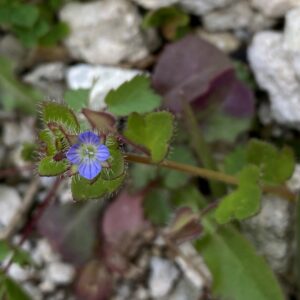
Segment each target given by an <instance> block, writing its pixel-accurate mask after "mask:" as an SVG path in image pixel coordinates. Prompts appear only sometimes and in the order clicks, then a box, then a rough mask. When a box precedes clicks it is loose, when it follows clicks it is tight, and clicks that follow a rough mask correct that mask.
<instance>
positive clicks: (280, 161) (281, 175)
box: [246, 139, 295, 184]
mask: <svg viewBox="0 0 300 300" xmlns="http://www.w3.org/2000/svg"><path fill="white" fill-rule="evenodd" d="M246 152H247V153H246V155H247V161H248V163H251V164H254V165H256V166H258V167H259V168H260V170H261V175H262V180H263V181H265V182H266V183H270V184H281V183H284V182H285V181H286V180H288V179H289V178H290V177H291V176H292V174H293V171H294V168H295V157H294V153H293V151H292V149H291V148H288V147H284V148H282V149H281V150H280V151H279V150H277V149H276V148H275V147H274V146H273V145H271V144H269V143H266V142H263V141H260V140H256V139H253V140H251V141H250V142H249V143H248V145H247V149H246Z"/></svg>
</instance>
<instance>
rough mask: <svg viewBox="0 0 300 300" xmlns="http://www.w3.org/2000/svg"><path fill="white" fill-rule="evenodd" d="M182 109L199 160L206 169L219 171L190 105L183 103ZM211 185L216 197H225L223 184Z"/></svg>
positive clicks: (213, 183)
mask: <svg viewBox="0 0 300 300" xmlns="http://www.w3.org/2000/svg"><path fill="white" fill-rule="evenodd" d="M182 107H183V112H184V114H185V123H186V128H187V131H188V134H189V136H190V141H191V146H192V148H193V149H194V151H195V153H196V155H197V156H198V159H199V160H200V161H201V162H202V164H203V166H204V167H205V168H206V169H211V170H217V166H216V164H215V161H214V158H213V156H212V154H211V153H212V152H211V151H210V149H209V146H208V145H207V143H206V141H205V139H204V136H203V133H202V131H201V129H200V128H199V125H198V122H197V119H196V116H195V114H194V112H193V110H192V108H191V106H190V104H189V103H188V102H187V101H183V103H182ZM209 184H210V187H211V190H212V193H213V195H214V196H215V197H220V196H222V195H224V193H225V191H226V189H225V186H224V185H223V184H220V183H219V182H209Z"/></svg>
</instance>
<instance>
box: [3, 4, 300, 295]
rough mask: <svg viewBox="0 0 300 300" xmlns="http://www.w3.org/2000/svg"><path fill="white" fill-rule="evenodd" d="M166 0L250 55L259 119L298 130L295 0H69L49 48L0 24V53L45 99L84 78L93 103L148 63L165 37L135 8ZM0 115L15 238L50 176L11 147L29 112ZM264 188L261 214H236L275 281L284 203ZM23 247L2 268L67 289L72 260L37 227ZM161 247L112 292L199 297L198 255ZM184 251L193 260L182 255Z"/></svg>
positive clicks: (29, 121)
mask: <svg viewBox="0 0 300 300" xmlns="http://www.w3.org/2000/svg"><path fill="white" fill-rule="evenodd" d="M174 4H176V5H178V6H179V7H180V8H182V9H183V10H184V11H185V12H187V13H188V14H189V15H190V16H191V17H192V20H193V27H192V29H193V31H194V33H195V34H196V35H198V36H200V37H202V38H203V39H205V40H207V41H209V42H211V43H212V44H214V45H215V46H216V47H218V48H219V49H221V50H222V51H224V52H225V53H227V54H229V55H231V56H233V57H239V58H241V59H242V60H243V61H244V62H246V63H247V64H248V65H249V67H250V68H251V71H252V73H253V75H254V77H255V80H256V84H257V89H258V90H259V92H260V93H262V95H263V96H262V97H261V99H262V100H261V101H259V102H258V103H257V108H258V109H257V111H258V118H259V121H260V122H261V124H263V125H264V126H272V135H273V136H281V135H283V134H286V133H287V134H293V135H294V136H295V137H298V136H299V130H300V109H299V107H300V1H298V0H268V1H260V0H249V1H247V0H132V1H130V0H119V1H118V0H102V1H94V2H87V1H85V2H80V3H75V2H68V3H67V4H65V5H64V6H63V7H62V8H61V9H60V11H59V12H58V17H59V19H60V20H63V21H65V22H67V23H68V24H69V26H70V34H69V36H68V37H67V38H66V39H65V40H64V42H63V44H62V45H60V46H58V47H56V48H55V49H53V50H51V51H48V52H47V51H45V50H41V49H39V50H36V49H35V50H32V49H31V50H28V49H26V48H24V47H23V46H22V45H21V44H20V42H19V41H18V40H17V39H16V38H15V37H14V36H13V35H12V34H9V33H5V34H2V35H1V37H0V55H1V56H3V57H8V58H11V59H12V60H13V61H14V62H15V64H14V68H15V70H16V71H17V72H19V73H20V74H21V76H22V80H23V81H24V82H26V83H28V84H30V85H32V86H34V87H36V88H37V89H39V90H40V91H41V92H42V93H43V95H44V98H45V99H55V100H58V101H62V99H63V95H64V92H65V90H66V89H67V88H71V89H78V88H88V89H90V95H89V107H90V108H92V109H102V108H104V107H105V103H104V97H105V96H106V94H107V93H108V91H109V90H111V89H112V88H116V87H118V86H119V85H120V84H121V83H123V82H125V81H126V80H129V79H131V78H133V77H134V76H135V75H136V74H138V73H141V72H149V71H150V70H151V66H153V64H154V63H155V61H156V60H157V56H158V55H159V53H160V51H161V49H162V48H163V47H164V45H165V43H166V41H165V39H164V38H163V37H162V35H161V34H160V33H159V32H158V30H155V29H147V30H142V29H141V22H142V19H143V14H144V12H145V11H148V10H155V9H158V8H161V7H164V6H170V5H174ZM194 24H195V25H194ZM0 124H1V135H0V166H1V169H3V170H4V169H5V170H11V171H12V172H11V174H10V171H8V173H7V174H6V173H5V174H4V175H5V176H4V175H3V176H1V177H2V178H1V182H0V211H1V214H0V237H2V238H3V237H6V236H8V235H9V236H13V241H14V242H16V243H17V241H18V240H19V239H20V238H21V234H20V232H19V231H18V230H19V229H20V228H21V227H22V225H24V223H25V222H26V218H27V216H28V212H30V211H31V209H32V207H33V206H34V205H36V204H38V203H40V202H41V201H42V200H43V199H44V196H45V194H46V193H47V191H48V189H49V187H50V186H51V184H53V180H52V179H48V178H42V179H35V178H33V173H34V172H32V170H31V169H30V166H29V165H28V163H26V162H25V161H24V160H23V159H22V158H21V155H20V153H21V149H22V145H23V143H24V142H34V141H35V140H36V132H35V131H36V129H35V128H36V127H35V125H36V121H35V118H34V117H31V116H29V117H28V116H27V117H25V116H22V115H15V114H13V113H11V112H7V111H4V110H3V111H0ZM27 167H28V168H27ZM26 168H27V169H26ZM15 170H17V172H15ZM299 173H300V169H299V167H297V169H296V171H295V174H294V176H293V178H292V179H291V180H290V182H289V184H290V187H291V189H293V190H295V191H298V190H299V189H300V175H299ZM0 174H1V171H0ZM267 197H269V198H270V197H271V196H267ZM271 198H272V199H271V200H270V199H269V201H263V207H262V211H261V212H260V214H259V215H257V216H255V217H253V218H251V219H249V220H247V221H246V222H244V224H243V225H242V230H243V231H244V232H245V234H246V236H247V237H248V238H249V239H250V240H251V241H252V242H253V244H254V245H255V246H256V247H257V249H258V252H259V253H260V254H262V255H264V256H265V257H266V258H267V260H268V261H269V263H270V265H271V267H272V268H273V270H274V271H275V272H276V273H277V274H279V275H280V276H281V277H282V278H284V279H283V281H284V282H285V283H286V284H287V285H293V284H294V280H295V279H294V277H293V276H291V273H293V272H292V271H291V270H292V269H293V262H294V260H293V259H294V257H293V251H292V250H291V249H294V247H295V240H294V228H293V227H294V225H293V224H294V213H293V211H294V210H293V206H292V205H291V204H290V203H288V202H286V201H282V200H280V199H278V198H277V197H271ZM56 201H57V202H58V203H62V204H68V203H71V202H72V198H71V194H70V190H69V184H68V183H66V184H64V185H63V186H61V187H60V191H59V193H58V196H57V199H56ZM33 203H35V204H33ZM24 207H25V209H24ZM16 215H17V219H19V220H18V221H17V223H16V222H15V219H16ZM12 224H13V225H12ZM23 247H24V249H25V250H27V251H29V253H30V254H31V257H32V259H33V261H34V265H33V266H29V267H20V266H19V265H17V264H13V265H12V266H11V268H10V269H9V275H11V276H12V277H13V278H14V279H16V280H17V281H18V282H21V283H22V284H23V286H24V287H25V289H26V290H27V291H28V292H29V293H30V295H31V297H32V299H34V300H41V299H46V300H50V299H51V300H59V299H61V300H67V299H69V300H71V299H75V297H74V296H73V292H72V285H73V284H74V281H75V280H76V274H77V273H76V272H77V271H78V269H77V268H76V267H74V265H73V264H70V263H67V262H65V261H63V259H62V257H61V256H60V255H59V254H58V253H57V252H56V251H54V250H53V248H52V247H51V245H50V243H49V241H48V240H47V239H46V238H45V237H43V236H40V235H38V234H34V235H33V236H31V237H30V238H29V239H28V240H27V241H26V242H25V243H24V244H23ZM167 248H168V247H166V245H165V243H164V241H161V240H160V239H159V238H156V239H155V241H154V242H153V243H152V244H151V245H150V246H149V245H148V246H147V247H145V249H144V250H143V251H144V252H143V253H139V254H138V255H137V256H136V257H135V258H134V259H135V260H136V265H137V270H135V269H133V270H130V272H131V273H132V274H129V275H128V278H125V279H123V280H119V281H118V285H117V286H118V288H117V289H116V290H115V295H114V297H113V298H112V299H114V300H117V299H118V300H123V299H124V300H125V299H131V300H135V299H136V300H139V299H140V300H142V299H157V300H167V299H172V300H185V299H186V300H192V299H195V300H196V299H206V298H205V297H206V296H205V293H206V290H205V286H206V281H207V280H208V281H210V280H211V275H210V273H209V271H208V270H207V268H206V266H205V265H204V263H203V261H202V258H201V257H200V256H199V255H198V254H196V253H193V249H192V248H191V247H190V245H189V244H187V245H185V246H184V247H183V248H182V249H181V251H182V252H181V254H178V253H177V254H176V253H175V254H174V253H169V250H168V249H167ZM166 249H167V250H166ZM171 252H172V251H171ZM182 253H183V254H182ZM186 256H188V257H190V259H189V260H188V261H190V260H191V261H192V263H191V262H187V261H186V260H185V258H186ZM199 261H200V263H199ZM4 263H5V262H4ZM191 264H192V265H194V264H197V265H200V266H201V267H200V269H201V270H200V271H199V270H198V271H197V270H196V271H195V270H194V269H193V266H191ZM136 272H137V273H136ZM199 274H200V275H199ZM201 276H202V277H201ZM141 278H143V280H142V282H140V281H141V280H140V279H141ZM133 287H134V288H133ZM201 297H202V298H201ZM95 299H96V298H95Z"/></svg>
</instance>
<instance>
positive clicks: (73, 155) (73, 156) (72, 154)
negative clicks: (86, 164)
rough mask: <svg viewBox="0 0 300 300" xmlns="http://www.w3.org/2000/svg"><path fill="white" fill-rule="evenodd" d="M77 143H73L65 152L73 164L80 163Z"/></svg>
mask: <svg viewBox="0 0 300 300" xmlns="http://www.w3.org/2000/svg"><path fill="white" fill-rule="evenodd" d="M79 147H80V146H79V145H78V144H75V145H73V146H71V147H70V149H69V150H68V152H67V153H66V156H67V159H68V160H69V161H70V162H71V163H72V164H75V165H78V164H80V161H81V157H80V153H79Z"/></svg>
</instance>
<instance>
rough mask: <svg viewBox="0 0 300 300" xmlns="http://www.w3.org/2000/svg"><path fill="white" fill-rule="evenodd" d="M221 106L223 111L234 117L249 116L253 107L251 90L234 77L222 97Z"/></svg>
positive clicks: (253, 100) (253, 99)
mask: <svg viewBox="0 0 300 300" xmlns="http://www.w3.org/2000/svg"><path fill="white" fill-rule="evenodd" d="M222 108H223V110H224V112H226V113H228V114H230V115H232V116H234V117H238V118H244V117H251V116H252V115H253V114H254V109H255V98H254V93H253V91H252V90H251V89H250V88H249V87H248V86H247V85H246V84H245V83H243V82H242V81H240V80H238V79H235V80H234V81H233V82H232V84H231V88H230V89H229V91H228V93H227V95H226V97H225V99H224V102H223V105H222Z"/></svg>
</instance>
